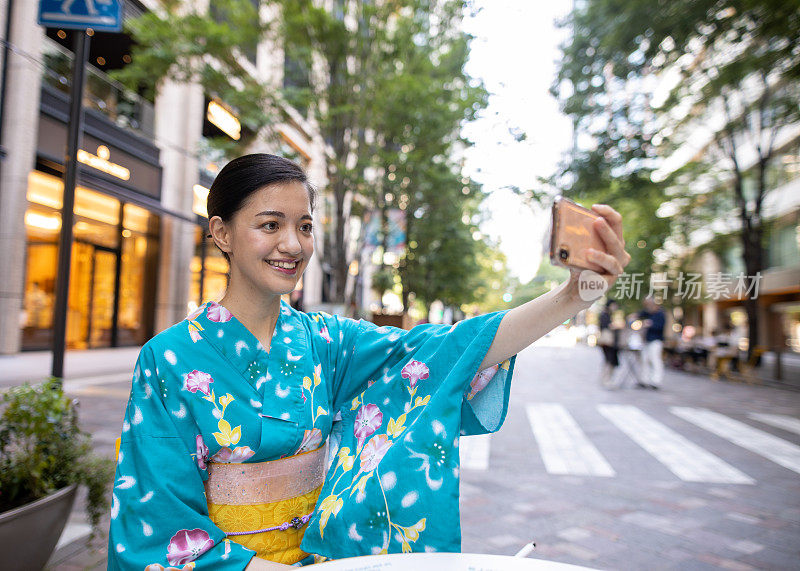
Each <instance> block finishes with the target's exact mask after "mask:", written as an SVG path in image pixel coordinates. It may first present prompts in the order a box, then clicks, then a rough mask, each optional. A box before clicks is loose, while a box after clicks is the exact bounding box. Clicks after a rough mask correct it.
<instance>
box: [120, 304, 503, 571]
mask: <svg viewBox="0 0 800 571" xmlns="http://www.w3.org/2000/svg"><path fill="white" fill-rule="evenodd" d="M501 318H502V314H491V315H488V316H482V317H479V318H476V319H472V320H467V321H464V322H462V323H460V324H458V325H457V326H454V327H450V326H446V325H423V326H418V327H416V328H414V329H412V330H410V331H403V330H399V329H394V328H386V327H376V326H374V325H373V324H371V323H368V322H363V321H353V320H350V319H344V318H341V317H337V316H330V315H327V314H324V313H315V314H305V313H301V312H297V311H295V310H293V309H292V308H291V307H289V306H288V305H286V304H284V303H282V304H281V309H280V315H279V318H278V322H277V324H276V328H275V333H274V335H273V338H272V342H271V345H270V347H269V350H268V351H267V350H265V349H264V348H263V347H262V346H261V344H260V343H259V342H258V340H257V339H256V338H255V337H254V336H253V335H252V334H251V333H250V332H249V331H248V330H247V329H246V328H245V327H244V326H243V325H242V324H241V322H239V321H238V320H237V319H236V318H235V316H233V315H232V314H231V313H230V311H228V310H227V309H226V308H224V307H223V306H221V305H219V304H216V303H209V304H206V305H204V306H202V307H200V308H198V310H196V311H194V312H193V313H192V314H191V315H189V316H188V317H187V319H185V320H184V321H182V322H180V323H178V324H176V325H175V326H173V327H171V328H169V329H167V330H166V331H163V332H161V333H159V334H158V335H157V336H155V337H154V338H153V339H151V340H150V341H149V342H148V343H147V344H146V345H145V346H144V347H143V348H142V350H141V353H140V355H139V359H138V361H137V364H136V367H135V370H134V375H133V380H132V383H131V396H130V399H129V401H128V405H127V408H126V412H125V418H124V420H123V424H122V437H121V440H120V447H119V455H118V462H117V473H116V476H115V482H114V487H113V490H112V505H111V525H110V532H109V548H108V554H109V555H108V566H109V569H144V568H145V567H147V566H149V565H153V566H161V567H169V566H172V564H173V562H176V565H178V566H187V565H188V566H192V565H195V564H197V565H202V566H203V567H205V568H213V569H221V570H225V569H236V570H241V569H244V568H245V567H246V566H247V563H248V562H249V560H250V558H251V557H252V556H253V554H254V553H256V552H258V553H259V555H260V556H261V555H264V552H262V551H261V550H262V549H273V548H275V549H279V548H278V547H277V545H278V544H274V545H273V546H272V547H267V545H266V543H270V542H273V543H274V539H269V540H267V539H263V541H262V543H264V542H266V543H264V544H263V545H261V546H260V547H259V546H257V545H256V544H252V545H251V544H248V543H247V542H246V541H245V540H244V539H242V540H239V541H237V538H236V537H231V538H226V536H225V533H224V532H223V531H222V529H221V528H220V525H221V524H222V520H221V519H218V518H221V517H223V515H222V511H225V510H221V509H220V510H218V509H217V507H215V506H212V507H211V510H212V513H209V506H208V505H207V503H206V500H205V491H204V487H203V482H204V481H205V480H206V479H207V478H208V472H207V470H208V464H209V463H210V462H225V463H236V462H264V461H269V460H275V459H279V458H282V457H286V456H290V455H293V454H298V453H302V452H306V451H309V450H313V449H316V448H318V447H319V446H321V445H323V444H324V443H325V442H326V441H328V442H329V443H330V447H331V456H330V458H331V459H332V461H333V463H332V464H331V466H330V468H329V470H328V475H327V477H326V481H325V484H324V485H323V489H322V495H321V496H320V500H319V502H318V503H317V504H316V506H314V510H313V511H314V516H313V517H312V520H311V521H310V522H309V524H308V525H307V526H306V528H305V529H302V530H299V531H298V532H297V535H296V536H295V537H294V538H293V539H292V541H294V542H295V544H296V543H297V542H299V541H300V539H301V537H302V541H303V543H302V551H300V548H296V547H291V548H290V549H297V552H296V554H300V553H302V552H307V553H315V554H321V555H326V556H329V557H333V558H341V557H347V556H350V555H358V554H368V553H372V552H378V551H381V550H386V551H387V552H395V551H396V552H400V551H408V550H411V551H417V550H419V551H422V550H440V551H441V550H454V549H455V550H457V549H458V543H459V541H460V538H459V528H458V521H457V519H458V513H457V508H458V499H457V498H458V494H457V476H458V453H457V449H456V447H457V444H458V438H459V433H461V434H480V433H484V432H489V431H493V430H496V429H497V428H499V426H500V424H502V420H503V418H504V416H505V411H506V408H507V404H508V390H509V382H508V380H509V378H510V374H511V372H512V369H513V367H512V366H510V365H508V364H506V366H505V368H503V367H500V369H499V371H500V372H498V373H497V374H496V375H495V376H494V377H493V378H492V379H491V380H490V381H489V382H487V384H486V386H485V388H482V389H481V390H480V391H479V392H477V393H476V394H474V395H472V398H470V399H469V400H467V398H466V397H467V396H468V394H469V393H470V392H471V390H472V392H474V389H475V386H477V385H475V386H472V387H471V386H470V383H471V381H472V380H473V379H474V378H475V375H476V373H477V370H476V369H477V367H478V364H479V363H480V362H481V360H482V358H483V355H485V353H486V350H487V349H488V346H489V344H490V343H491V340H492V338H493V336H494V332H495V331H496V328H497V325H498V324H499V321H500V319H501ZM480 382H483V381H480ZM334 419H337V421H336V422H335V423H334ZM437 422H438V423H439V424H440V425H439V424H437ZM428 480H430V482H434V486H433V487H431V486H430V485H429V484H428ZM439 481H441V482H442V483H441V485H440V486H439V489H438V491H437V490H434V489H433V488H434V487H435V485H436V484H435V483H436V482H439ZM434 492H435V493H434ZM331 498H333V499H331ZM422 506H426V508H425V509H422ZM228 511H230V510H228ZM290 511H292V510H291V509H289V510H288V511H287V512H286V515H287V518H286V519H291V518H289V517H288V515H289V514H288V512H290ZM310 511H312V510H311V509H309V512H310ZM434 511H435V512H437V513H433V512H434ZM309 512H305V513H309ZM428 512H430V513H428ZM438 512H450V513H451V514H453V513H454V514H455V515H454V516H453V515H451V516H448V518H445V519H444V520H443V519H442V517H441V514H439V513H438ZM251 515H252V514H251ZM302 515H304V514H300V513H298V514H292V517H294V516H302ZM323 516H326V517H325V521H324V525H321V523H322V521H323ZM224 517H226V518H227V517H239V518H242V520H243V521H244V520H245V519H246V520H247V521H248V522H249V518H250V516H247V517H245V514H243V512H241V510H239V515H238V516H230V514H228V515H225V516H224ZM454 518H455V519H454ZM260 521H261V520H260ZM218 523H219V524H220V525H218ZM279 523H280V522H279ZM453 523H454V524H455V525H453ZM323 534H324V543H323V542H322V537H323ZM262 535H269V534H262ZM270 545H272V543H270ZM284 548H285V546H284V547H281V548H280V549H284ZM272 553H273V552H271V551H270V552H268V553H267V554H266V556H267V557H270V556H272V555H270V554H272ZM273 555H274V557H276V558H281V557H282V555H278V551H275V552H274V554H273ZM178 561H183V562H184V563H181V564H178V563H177V562H178ZM153 568H156V567H153Z"/></svg>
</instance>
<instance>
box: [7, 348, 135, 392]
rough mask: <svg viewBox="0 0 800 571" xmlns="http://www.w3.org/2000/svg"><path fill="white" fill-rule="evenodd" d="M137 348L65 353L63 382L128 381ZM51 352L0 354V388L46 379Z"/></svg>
mask: <svg viewBox="0 0 800 571" xmlns="http://www.w3.org/2000/svg"><path fill="white" fill-rule="evenodd" d="M139 350H140V347H119V348H115V349H89V350H85V351H67V353H66V355H65V356H64V380H65V381H81V382H82V383H84V384H91V382H90V381H91V380H92V379H96V380H97V381H98V382H104V383H106V382H109V377H118V376H121V375H126V376H127V377H128V378H130V376H131V374H132V372H133V366H134V365H135V364H136V357H137V356H138V355H139ZM52 363H53V353H52V352H51V351H33V352H26V353H17V354H16V355H0V387H9V386H13V385H19V384H22V383H24V382H38V381H42V380H44V379H46V378H47V377H49V376H50V371H51V367H52Z"/></svg>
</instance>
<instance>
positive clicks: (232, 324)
mask: <svg viewBox="0 0 800 571" xmlns="http://www.w3.org/2000/svg"><path fill="white" fill-rule="evenodd" d="M187 319H188V321H189V328H190V333H191V334H192V338H193V339H195V340H198V338H199V337H202V339H203V340H205V341H207V342H208V343H209V344H211V345H212V346H213V347H214V349H215V350H216V351H217V352H218V353H220V354H221V355H222V356H223V357H225V359H227V360H228V361H229V362H230V363H231V365H233V368H234V369H235V370H236V371H237V372H239V373H240V374H241V375H242V376H243V377H244V378H245V379H246V380H247V381H248V382H249V383H250V384H251V385H252V386H253V388H255V389H256V390H258V391H259V392H260V391H261V388H262V384H264V383H265V382H269V381H271V380H272V379H276V380H277V379H279V378H285V377H287V376H291V375H292V374H293V373H294V372H295V371H297V370H298V369H299V367H300V366H301V364H302V358H303V356H304V355H305V354H306V346H307V342H306V338H305V334H304V333H305V330H304V328H303V327H302V323H301V321H300V318H299V317H298V315H297V312H296V311H294V310H293V309H292V308H291V306H289V304H287V303H286V302H284V301H283V300H281V305H280V312H279V314H278V321H277V323H276V324H275V332H274V333H273V335H272V341H271V343H270V349H269V351H266V350H265V349H264V347H263V346H262V345H261V343H260V342H259V341H258V339H256V337H255V335H253V334H252V333H251V332H250V330H249V329H247V327H245V326H244V324H242V322H241V321H239V320H238V319H237V318H236V317H235V316H234V315H233V314H232V313H231V312H230V311H228V310H227V309H226V308H225V307H223V306H222V305H220V304H218V303H217V302H214V301H210V302H208V303H206V304H204V305H202V306H201V307H199V308H198V309H197V310H196V311H194V312H193V313H192V314H191V315H189V317H188V318H187ZM192 328H194V330H195V333H192ZM279 375H280V376H279Z"/></svg>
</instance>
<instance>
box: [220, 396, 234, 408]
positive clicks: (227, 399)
mask: <svg viewBox="0 0 800 571" xmlns="http://www.w3.org/2000/svg"><path fill="white" fill-rule="evenodd" d="M233 401H234V398H233V395H232V394H231V393H228V394H226V395H225V396H224V397H219V404H220V405H221V406H222V410H223V411H224V410H225V407H226V406H228V405H229V404H230V403H232V402H233Z"/></svg>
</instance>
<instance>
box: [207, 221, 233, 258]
mask: <svg viewBox="0 0 800 571" xmlns="http://www.w3.org/2000/svg"><path fill="white" fill-rule="evenodd" d="M208 231H209V232H210V233H211V237H212V238H213V239H214V243H215V244H216V245H217V248H219V249H220V250H222V251H223V252H225V253H226V254H230V252H231V245H230V232H228V225H227V224H225V222H223V221H222V218H220V217H219V216H212V217H211V219H210V220H209V221H208Z"/></svg>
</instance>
